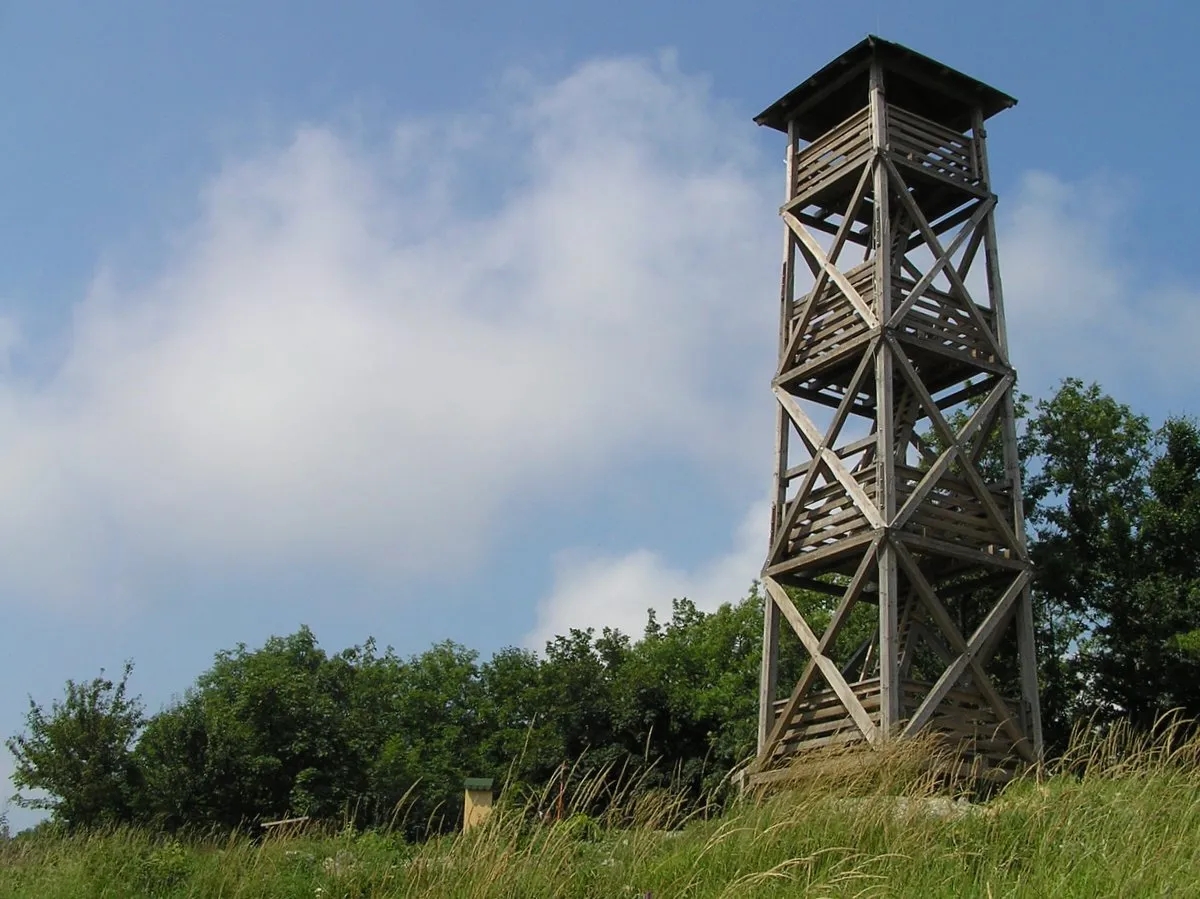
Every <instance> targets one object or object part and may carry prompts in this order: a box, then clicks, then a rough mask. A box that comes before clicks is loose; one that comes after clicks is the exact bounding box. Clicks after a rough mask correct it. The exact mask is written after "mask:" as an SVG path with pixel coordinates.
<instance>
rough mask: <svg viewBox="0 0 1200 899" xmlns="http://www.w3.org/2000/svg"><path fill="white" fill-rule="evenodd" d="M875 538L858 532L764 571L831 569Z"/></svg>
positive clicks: (780, 574)
mask: <svg viewBox="0 0 1200 899" xmlns="http://www.w3.org/2000/svg"><path fill="white" fill-rule="evenodd" d="M874 539H875V532H874V531H866V532H864V533H861V534H856V535H855V536H854V537H851V538H848V539H845V540H839V541H838V542H837V544H836V545H834V546H823V547H821V548H820V549H814V550H810V551H809V552H805V553H802V554H800V555H797V556H795V557H793V558H791V559H788V560H787V561H786V562H780V563H779V564H778V565H772V566H770V567H769V568H767V569H765V570H764V571H763V575H764V576H766V577H783V576H786V575H788V574H790V573H792V572H795V571H803V570H805V569H812V570H814V571H826V570H829V563H830V562H831V561H833V560H836V559H840V558H843V557H845V556H852V555H854V554H855V553H856V552H857V551H858V550H859V549H861V548H862V547H863V546H865V545H866V544H868V543H870V542H871V541H872V540H874ZM981 555H982V554H981ZM1002 561H1006V560H1002Z"/></svg>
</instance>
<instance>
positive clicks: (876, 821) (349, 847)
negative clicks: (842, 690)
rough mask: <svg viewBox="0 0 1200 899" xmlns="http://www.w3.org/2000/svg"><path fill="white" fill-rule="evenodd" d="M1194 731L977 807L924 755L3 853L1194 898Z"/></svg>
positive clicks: (218, 868) (205, 872) (217, 867)
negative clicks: (383, 819) (677, 792)
mask: <svg viewBox="0 0 1200 899" xmlns="http://www.w3.org/2000/svg"><path fill="white" fill-rule="evenodd" d="M1177 734H1178V731H1175V732H1173V733H1168V734H1166V735H1162V736H1160V738H1158V739H1157V740H1155V741H1152V742H1151V741H1145V740H1142V741H1138V740H1134V739H1131V738H1130V737H1128V735H1127V734H1126V733H1124V732H1123V731H1122V732H1119V733H1117V734H1115V735H1110V736H1109V738H1107V739H1106V740H1103V741H1101V740H1097V739H1089V740H1084V741H1076V745H1075V749H1074V750H1073V751H1072V752H1071V753H1069V754H1068V755H1067V757H1066V759H1065V760H1064V761H1063V763H1062V765H1061V768H1060V770H1059V772H1058V773H1054V774H1048V773H1043V775H1042V776H1040V777H1038V776H1034V775H1032V774H1031V775H1030V776H1029V777H1027V778H1024V779H1022V780H1020V781H1017V782H1014V783H1013V784H1010V785H1009V786H1008V787H1006V788H1004V789H1003V790H1001V791H999V792H998V793H997V794H995V795H993V796H991V797H988V798H982V797H978V796H977V797H974V799H975V800H976V801H967V799H966V797H964V796H962V795H959V796H958V797H956V798H952V797H951V796H950V795H948V794H947V793H945V792H942V793H941V794H940V795H935V791H934V789H933V787H932V785H931V783H930V781H929V779H928V778H927V777H925V776H922V775H920V774H919V773H917V772H918V770H919V768H920V762H921V761H922V758H921V757H918V755H917V754H915V753H914V752H913V751H906V752H903V753H899V754H896V755H894V756H891V757H886V758H883V759H882V760H881V761H880V762H879V763H878V764H875V765H873V766H871V767H870V768H868V769H865V770H864V769H862V768H861V767H859V766H849V765H848V766H847V767H846V770H845V771H844V772H843V773H840V774H830V775H828V776H826V777H823V778H819V779H812V780H810V781H808V782H807V783H805V784H804V785H802V786H800V787H798V788H797V789H795V790H793V791H789V792H784V793H778V794H776V795H774V796H772V797H769V798H768V799H767V800H765V801H763V802H759V803H753V802H744V803H742V804H740V805H738V806H736V807H734V808H732V809H731V810H729V811H727V812H726V813H725V814H724V815H721V816H718V817H714V818H712V819H710V820H703V819H702V818H699V817H697V818H695V819H693V820H691V821H690V822H684V823H682V825H681V826H680V827H678V828H676V829H666V828H664V825H667V824H672V823H679V822H672V821H671V820H670V819H671V818H672V816H673V815H674V814H675V808H676V807H675V806H674V805H673V803H671V802H670V801H668V799H667V798H666V797H665V795H664V794H663V793H661V792H658V791H640V790H638V789H636V788H635V787H631V788H630V789H628V790H627V791H626V793H625V794H624V795H623V796H621V797H619V801H618V802H617V803H616V804H617V805H618V806H619V807H620V808H621V810H622V813H621V815H620V816H619V817H620V818H621V819H622V820H620V821H619V822H617V821H616V819H615V818H614V820H613V821H611V822H607V823H606V822H604V821H594V820H592V819H588V818H586V817H585V816H582V815H573V816H569V817H568V818H567V819H566V820H564V821H563V822H561V823H557V824H545V823H540V822H538V821H537V820H536V819H535V818H532V817H531V816H529V815H526V814H524V813H523V810H522V809H521V808H520V807H519V804H514V803H509V804H508V805H507V806H504V805H502V806H501V810H500V812H499V813H498V814H497V815H496V816H495V817H494V818H493V819H492V822H491V823H490V824H489V825H488V826H486V827H484V828H481V829H480V830H477V831H475V832H473V833H471V834H468V835H465V836H464V835H458V836H452V837H443V838H440V839H436V840H432V841H429V842H427V843H424V844H421V845H414V844H408V843H405V842H404V841H403V840H402V839H401V838H400V837H399V836H398V835H386V834H381V833H376V832H365V833H355V832H353V831H351V830H346V831H343V832H341V833H337V834H328V835H323V836H317V835H311V834H310V835H305V834H291V835H286V836H283V837H279V838H272V839H268V840H266V841H264V842H262V843H261V844H256V843H255V842H253V841H251V840H250V839H248V838H245V837H237V838H232V839H223V840H221V841H218V842H207V841H204V840H198V841H194V842H189V843H181V842H175V841H165V840H163V839H159V838H155V837H151V836H149V835H147V834H145V833H143V832H140V831H137V830H118V831H112V832H108V833H106V834H92V835H88V836H80V837H76V838H68V837H56V836H54V835H53V834H45V833H44V834H41V835H36V836H32V837H28V836H27V837H24V838H22V839H20V840H14V841H12V842H10V843H9V844H7V845H6V846H4V847H3V849H0V860H2V863H0V897H3V899H9V897H13V899H15V897H31V896H37V897H44V899H66V897H81V899H82V897H95V896H106V897H143V896H146V897H149V896H154V897H172V899H174V897H196V899H208V897H218V896H220V897H239V899H258V897H263V899H265V897H297V899H298V897H306V899H310V897H345V899H359V897H378V899H382V897H439V899H442V897H543V896H544V897H605V899H610V897H646V896H652V897H655V899H668V897H669V899H675V897H696V899H699V897H751V896H777V895H805V896H846V897H849V896H920V897H942V896H944V897H964V896H994V897H1000V896H1014V897H1015V896H1037V897H1055V899H1060V897H1064V899H1065V897H1075V896H1078V897H1088V899H1091V897H1097V896H1120V897H1133V896H1195V895H1200V887H1198V886H1197V874H1196V872H1197V871H1200V779H1198V778H1197V776H1196V775H1197V770H1196V769H1197V762H1198V761H1200V741H1198V740H1196V739H1194V738H1193V739H1191V740H1182V739H1180V738H1178V737H1177ZM1070 772H1073V773H1070ZM589 798H590V797H589V796H587V795H583V796H577V797H576V801H577V802H582V803H586V802H587V801H588V800H589Z"/></svg>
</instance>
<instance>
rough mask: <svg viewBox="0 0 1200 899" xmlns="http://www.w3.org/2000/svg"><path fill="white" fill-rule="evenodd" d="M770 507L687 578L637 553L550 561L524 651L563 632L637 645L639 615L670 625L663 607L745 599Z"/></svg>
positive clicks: (647, 553) (755, 510)
mask: <svg viewBox="0 0 1200 899" xmlns="http://www.w3.org/2000/svg"><path fill="white" fill-rule="evenodd" d="M769 526H770V503H768V502H765V501H764V502H757V503H755V504H754V505H753V506H752V507H751V508H750V510H749V511H748V512H747V513H746V515H745V517H744V518H743V519H742V522H741V524H740V525H739V527H738V529H737V531H736V533H734V534H733V535H732V538H733V539H732V541H731V545H730V547H729V549H728V550H727V551H726V552H725V553H723V554H721V555H718V556H716V557H715V558H714V559H712V560H711V561H709V562H707V563H705V564H703V565H700V566H698V567H697V568H696V569H695V570H693V571H686V570H682V569H679V568H674V567H672V566H671V565H670V564H669V563H668V562H667V561H666V560H665V559H663V558H662V557H661V556H660V555H659V554H657V553H655V552H653V551H651V550H648V549H639V550H636V551H634V552H631V553H628V554H627V555H624V556H619V557H591V558H588V557H586V556H585V554H584V553H582V552H580V551H578V550H576V551H574V552H569V553H564V554H563V555H562V556H561V557H560V558H559V560H558V565H557V573H556V576H555V582H554V587H553V589H552V591H551V593H550V596H548V597H547V598H546V599H545V600H544V601H543V602H542V603H541V605H540V606H539V608H538V616H537V623H536V625H535V626H534V629H533V630H532V631H531V632H530V633H529V634H527V635H526V637H525V640H524V643H525V645H526V646H529V647H532V648H535V649H540V648H541V647H542V646H544V645H545V643H546V641H547V640H551V639H553V638H554V637H555V636H556V635H558V634H566V633H567V631H568V630H570V629H571V628H580V629H583V628H589V627H591V628H595V629H596V630H597V631H599V630H600V629H601V628H604V627H613V628H617V629H619V630H620V631H622V632H623V633H626V634H629V635H630V636H632V637H635V638H637V637H640V636H641V634H642V631H643V629H644V628H645V626H646V612H647V610H648V609H654V610H655V612H656V613H657V614H658V616H659V620H660V621H664V620H666V619H669V618H670V615H671V600H672V599H682V598H687V599H690V600H692V602H694V603H695V604H696V607H697V608H699V609H701V610H702V611H708V612H711V611H713V610H715V609H716V608H717V607H718V606H719V605H721V604H722V603H726V602H736V601H737V600H739V599H741V598H742V597H744V596H745V595H746V591H747V589H748V588H749V586H750V583H751V581H752V580H754V579H755V578H757V577H758V575H759V572H760V570H761V569H762V564H763V559H764V558H765V557H766V553H767V534H768V531H769V529H770V528H769Z"/></svg>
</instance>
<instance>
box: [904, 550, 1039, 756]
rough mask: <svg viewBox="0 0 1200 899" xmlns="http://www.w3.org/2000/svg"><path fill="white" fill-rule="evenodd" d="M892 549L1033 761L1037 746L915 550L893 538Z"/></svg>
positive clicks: (1004, 723)
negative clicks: (961, 630) (974, 651)
mask: <svg viewBox="0 0 1200 899" xmlns="http://www.w3.org/2000/svg"><path fill="white" fill-rule="evenodd" d="M891 545H892V548H893V549H894V550H895V553H896V558H897V559H898V560H899V561H900V565H901V567H902V568H903V569H904V570H905V573H906V574H907V575H908V579H909V583H911V584H912V585H913V587H915V588H916V590H917V594H918V595H919V596H920V597H921V600H922V602H923V603H924V604H925V608H926V609H927V610H928V611H929V615H930V617H931V618H933V621H934V623H935V624H936V625H937V627H938V630H939V631H940V632H941V635H942V636H943V637H945V638H946V640H947V642H949V644H950V646H951V648H952V649H954V650H955V651H956V652H957V653H958V654H959V656H965V657H966V660H967V665H968V666H969V667H970V669H971V674H972V677H973V679H974V681H975V686H976V687H977V688H978V689H979V692H980V694H982V696H983V698H984V699H985V700H986V701H987V703H988V705H990V706H991V707H992V710H993V711H994V712H995V713H996V718H997V720H999V721H1000V722H1001V725H1002V726H1003V728H1004V730H1005V732H1006V733H1007V734H1008V735H1009V737H1010V738H1011V739H1012V741H1013V743H1014V745H1016V747H1017V750H1018V751H1019V752H1020V753H1021V754H1022V755H1024V756H1025V757H1026V758H1027V759H1028V760H1029V761H1033V760H1034V758H1033V747H1032V744H1031V743H1030V741H1029V738H1028V737H1026V736H1025V734H1024V733H1022V732H1021V729H1020V728H1019V727H1017V725H1016V723H1015V722H1014V721H1013V720H1012V716H1011V712H1010V711H1009V709H1008V705H1007V704H1006V703H1005V701H1004V698H1003V697H1002V696H1001V695H1000V694H999V692H997V690H996V688H995V687H994V686H993V685H992V681H991V678H989V677H988V675H987V672H986V671H984V669H983V665H981V664H980V662H979V660H978V659H977V658H975V657H974V655H973V654H972V653H971V650H970V647H969V646H968V644H967V641H966V640H964V639H963V636H962V634H961V633H959V630H958V628H957V627H956V626H955V624H954V620H953V619H952V618H951V617H950V613H949V612H947V611H946V607H945V606H944V605H942V601H941V600H940V599H938V596H937V593H935V592H934V590H933V587H932V586H930V583H929V581H928V580H927V579H926V577H925V575H924V573H923V572H922V571H921V567H920V566H919V565H918V564H917V560H916V559H914V558H913V556H912V553H910V552H909V551H908V547H906V546H905V545H904V543H903V542H902V541H900V540H892V541H891Z"/></svg>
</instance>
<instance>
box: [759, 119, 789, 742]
mask: <svg viewBox="0 0 1200 899" xmlns="http://www.w3.org/2000/svg"><path fill="white" fill-rule="evenodd" d="M787 134H788V146H787V162H786V166H785V168H786V172H785V176H784V177H785V179H786V185H785V187H784V191H785V194H786V195H787V196H788V197H789V198H790V197H791V196H792V194H793V193H794V192H795V190H796V124H795V122H789V123H788V131H787ZM781 269H782V270H781V272H780V284H779V352H780V355H782V354H783V353H784V351H785V349H786V347H787V343H788V329H789V328H790V327H791V322H792V317H793V311H794V310H793V307H794V305H795V289H796V241H795V239H794V238H793V237H792V233H791V229H789V228H786V227H785V228H784V229H783V264H782V266H781ZM789 431H790V425H789V424H788V417H787V413H786V412H785V411H784V410H783V409H782V408H777V409H776V410H775V496H774V497H773V501H772V507H771V534H770V538H769V543H773V542H774V540H775V537H776V536H777V534H778V533H779V530H780V528H781V526H782V524H783V513H784V508H785V507H786V504H787V485H788V480H787V475H786V472H787V464H788V437H789ZM769 559H770V556H769V555H768V560H769ZM764 567H765V566H764ZM778 681H779V610H778V609H777V608H775V605H774V603H771V602H766V603H764V604H763V647H762V661H761V670H760V672H759V685H758V744H759V746H761V745H762V743H763V740H765V739H766V734H767V730H768V728H769V727H770V725H771V715H772V714H773V703H774V701H775V691H776V689H777V687H778Z"/></svg>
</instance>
